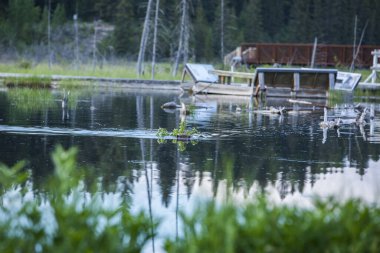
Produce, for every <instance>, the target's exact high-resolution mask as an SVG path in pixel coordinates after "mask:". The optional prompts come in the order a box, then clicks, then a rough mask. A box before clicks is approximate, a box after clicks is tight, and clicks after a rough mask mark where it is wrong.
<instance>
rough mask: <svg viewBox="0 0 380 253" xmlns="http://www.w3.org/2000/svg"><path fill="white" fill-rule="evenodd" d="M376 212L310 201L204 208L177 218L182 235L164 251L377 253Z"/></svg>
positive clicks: (354, 203)
mask: <svg viewBox="0 0 380 253" xmlns="http://www.w3.org/2000/svg"><path fill="white" fill-rule="evenodd" d="M379 215H380V209H379V208H377V207H371V206H368V205H365V204H363V203H361V202H360V201H357V200H351V201H347V202H346V203H343V204H339V203H338V202H337V201H336V200H334V199H327V200H324V201H316V203H315V207H314V208H312V209H302V208H299V207H289V206H276V205H272V204H270V203H268V201H267V200H265V199H261V200H260V199H258V200H257V202H256V203H254V204H249V205H247V206H245V207H242V208H237V207H236V206H233V205H224V206H223V207H222V208H220V207H217V206H216V205H215V204H209V205H206V206H204V207H203V208H200V209H199V210H198V211H197V212H195V213H194V214H192V215H184V214H182V220H183V222H184V224H185V225H184V226H183V228H184V229H183V235H182V236H180V237H179V238H175V239H168V240H167V242H166V250H167V252H189V253H192V252H194V253H195V252H225V253H228V252H229V253H233V252H284V253H285V252H379V250H380V239H379V237H378V236H377V235H378V234H379V233H380V219H379Z"/></svg>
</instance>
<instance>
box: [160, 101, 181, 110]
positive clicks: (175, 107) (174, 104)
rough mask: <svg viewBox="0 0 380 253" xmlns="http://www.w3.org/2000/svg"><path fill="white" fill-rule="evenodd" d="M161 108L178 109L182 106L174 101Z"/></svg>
mask: <svg viewBox="0 0 380 253" xmlns="http://www.w3.org/2000/svg"><path fill="white" fill-rule="evenodd" d="M161 108H162V109H177V108H181V106H180V105H178V104H177V103H176V102H174V101H170V102H167V103H165V104H163V105H161Z"/></svg>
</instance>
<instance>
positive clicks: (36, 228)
mask: <svg viewBox="0 0 380 253" xmlns="http://www.w3.org/2000/svg"><path fill="white" fill-rule="evenodd" d="M76 154H77V150H76V149H69V150H67V151H66V150H64V149H63V148H62V147H57V148H56V150H55V152H54V153H53V155H52V157H53V162H54V166H55V173H54V175H52V178H51V179H50V184H48V185H47V186H46V189H44V190H43V191H40V192H34V191H33V189H32V184H31V182H28V181H25V180H26V177H25V174H18V173H21V172H22V169H21V168H22V164H18V165H16V166H14V167H13V168H8V167H7V166H5V165H1V166H0V174H1V175H2V176H4V175H6V177H4V179H3V177H2V178H1V180H0V184H1V186H2V188H3V192H2V194H1V195H0V200H1V202H0V203H1V205H0V238H1V244H0V252H141V251H142V249H143V247H144V246H145V244H146V243H147V241H148V240H150V238H152V237H153V236H154V234H155V229H154V228H155V227H156V223H155V222H154V221H153V224H152V222H151V220H150V219H148V218H147V216H146V215H145V214H143V213H138V214H134V215H133V214H131V213H130V211H129V207H128V203H127V202H126V198H125V197H124V196H122V194H121V193H118V192H114V193H111V192H110V193H99V191H96V190H94V191H87V190H85V187H84V184H83V177H82V174H81V173H80V169H79V168H78V167H77V164H76ZM105 194H106V195H108V197H110V198H112V201H107V199H105V198H104V195H105Z"/></svg>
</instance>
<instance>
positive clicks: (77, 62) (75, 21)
mask: <svg viewBox="0 0 380 253" xmlns="http://www.w3.org/2000/svg"><path fill="white" fill-rule="evenodd" d="M73 19H74V29H75V67H76V68H78V67H79V34H78V14H74V17H73Z"/></svg>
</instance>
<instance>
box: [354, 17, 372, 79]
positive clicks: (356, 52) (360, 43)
mask: <svg viewBox="0 0 380 253" xmlns="http://www.w3.org/2000/svg"><path fill="white" fill-rule="evenodd" d="M367 26H368V20H367V22H366V23H365V26H364V28H363V31H362V34H361V36H360V40H359V44H358V47H357V49H356V50H355V56H354V58H353V59H352V63H351V67H350V71H351V72H353V71H354V70H355V61H356V58H357V57H358V54H359V51H360V47H361V45H362V42H363V38H364V34H365V30H367Z"/></svg>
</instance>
